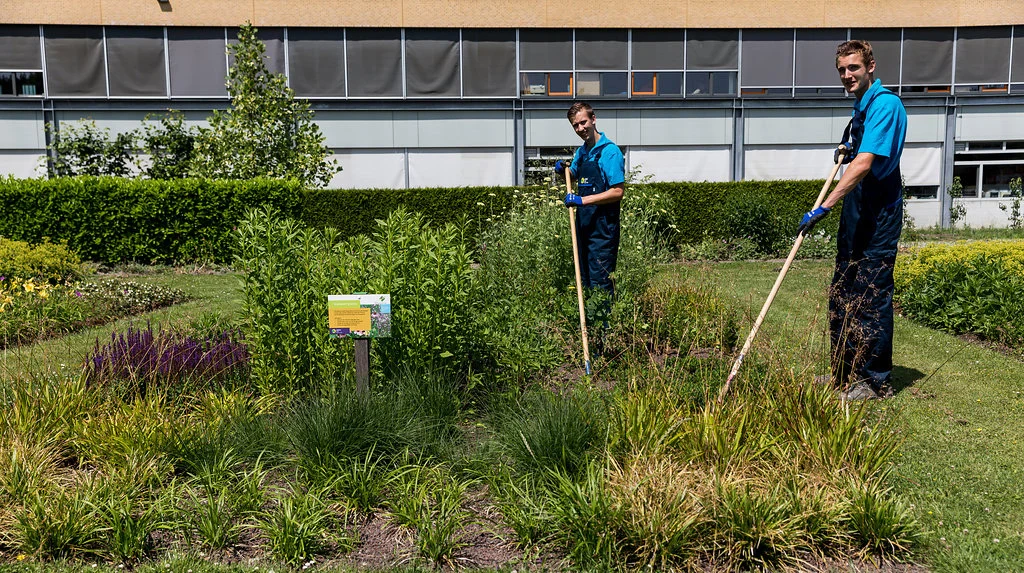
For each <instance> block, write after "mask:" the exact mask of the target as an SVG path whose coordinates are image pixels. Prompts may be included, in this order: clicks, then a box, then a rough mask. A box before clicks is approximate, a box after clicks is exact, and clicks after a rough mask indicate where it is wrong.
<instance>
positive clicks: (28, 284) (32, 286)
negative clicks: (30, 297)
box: [22, 281, 36, 292]
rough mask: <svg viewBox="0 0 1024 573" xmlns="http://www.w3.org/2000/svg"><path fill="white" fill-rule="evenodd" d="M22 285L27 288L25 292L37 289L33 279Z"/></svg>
mask: <svg viewBox="0 0 1024 573" xmlns="http://www.w3.org/2000/svg"><path fill="white" fill-rule="evenodd" d="M22 286H23V287H24V288H25V292H32V291H34V290H36V285H35V283H33V282H32V281H27V282H25V284H23V285H22Z"/></svg>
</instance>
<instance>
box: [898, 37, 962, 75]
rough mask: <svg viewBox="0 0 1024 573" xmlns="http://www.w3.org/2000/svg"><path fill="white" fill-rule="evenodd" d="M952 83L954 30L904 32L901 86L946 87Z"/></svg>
mask: <svg viewBox="0 0 1024 573" xmlns="http://www.w3.org/2000/svg"><path fill="white" fill-rule="evenodd" d="M952 79H953V29H952V28H905V29H904V30H903V76H902V80H901V82H900V83H902V84H903V85H909V86H913V85H919V86H928V85H940V86H944V85H949V84H950V83H952V82H951V80H952Z"/></svg>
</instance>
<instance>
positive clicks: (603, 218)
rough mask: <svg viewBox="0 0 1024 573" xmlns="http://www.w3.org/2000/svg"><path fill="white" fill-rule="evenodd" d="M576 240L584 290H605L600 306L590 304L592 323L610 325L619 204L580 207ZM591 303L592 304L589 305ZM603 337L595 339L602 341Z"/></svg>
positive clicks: (577, 217)
mask: <svg viewBox="0 0 1024 573" xmlns="http://www.w3.org/2000/svg"><path fill="white" fill-rule="evenodd" d="M576 231H577V233H576V239H577V241H576V242H577V245H578V246H579V250H580V279H581V282H582V283H583V288H584V289H589V290H591V291H594V290H599V291H603V293H604V294H605V296H604V297H603V298H602V299H601V302H600V304H599V305H598V306H597V308H594V307H590V309H591V310H590V311H588V312H587V314H588V315H590V316H589V317H588V318H589V322H592V323H600V324H601V325H602V327H603V328H608V318H609V316H610V315H611V306H612V300H613V299H614V298H615V285H614V283H613V282H612V277H611V275H612V273H614V272H615V264H616V262H617V260H618V258H619V204H618V203H613V204H609V205H588V206H586V207H580V208H577V209H576ZM588 306H589V305H588ZM598 341H599V339H595V342H598Z"/></svg>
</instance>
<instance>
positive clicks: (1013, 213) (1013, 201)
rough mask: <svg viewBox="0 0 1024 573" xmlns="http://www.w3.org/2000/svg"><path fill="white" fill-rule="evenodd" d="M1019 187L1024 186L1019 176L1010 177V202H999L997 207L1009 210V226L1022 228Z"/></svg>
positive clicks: (1023, 221) (1023, 224) (1023, 226)
mask: <svg viewBox="0 0 1024 573" xmlns="http://www.w3.org/2000/svg"><path fill="white" fill-rule="evenodd" d="M1021 187H1024V185H1022V183H1021V178H1020V177H1018V178H1016V179H1010V204H1009V205H1005V204H1003V203H1000V204H999V209H1000V210H1002V211H1004V212H1005V211H1009V212H1010V213H1009V217H1010V228H1011V229H1021V228H1024V220H1022V219H1024V217H1022V216H1021V212H1020V200H1021V195H1022V193H1021Z"/></svg>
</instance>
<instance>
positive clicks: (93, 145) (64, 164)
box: [47, 120, 138, 177]
mask: <svg viewBox="0 0 1024 573" xmlns="http://www.w3.org/2000/svg"><path fill="white" fill-rule="evenodd" d="M47 129H49V124H47ZM137 137H138V134H137V133H136V132H134V131H128V132H124V133H119V134H117V135H116V136H114V137H113V138H111V136H110V130H109V129H108V128H103V129H100V128H98V127H97V126H96V122H94V121H92V120H86V121H82V122H81V123H80V124H79V125H77V126H75V125H73V124H72V125H67V126H65V127H63V128H61V129H60V130H59V131H58V132H57V133H54V134H53V143H52V144H51V145H50V150H51V152H52V153H53V162H52V175H54V176H56V177H74V176H77V175H92V176H99V175H109V176H113V177H126V176H128V175H129V174H130V173H131V165H132V161H133V160H132V152H133V151H135V140H136V138H137Z"/></svg>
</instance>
